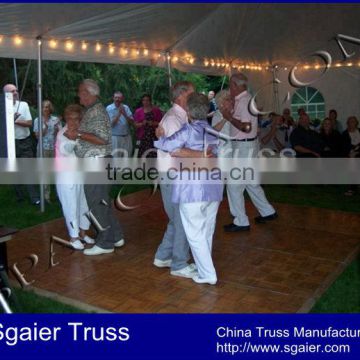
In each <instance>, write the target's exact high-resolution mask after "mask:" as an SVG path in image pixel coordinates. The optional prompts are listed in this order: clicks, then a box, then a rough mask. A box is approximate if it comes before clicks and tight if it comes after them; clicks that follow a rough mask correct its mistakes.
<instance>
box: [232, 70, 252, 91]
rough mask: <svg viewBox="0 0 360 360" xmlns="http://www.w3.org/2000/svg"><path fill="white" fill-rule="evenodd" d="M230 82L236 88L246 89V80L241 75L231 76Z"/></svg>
mask: <svg viewBox="0 0 360 360" xmlns="http://www.w3.org/2000/svg"><path fill="white" fill-rule="evenodd" d="M230 81H233V82H234V83H235V84H236V85H237V86H244V87H245V88H247V83H248V78H247V77H246V76H245V75H244V74H242V73H239V74H234V75H232V76H231V78H230Z"/></svg>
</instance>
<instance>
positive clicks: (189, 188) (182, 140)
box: [154, 93, 223, 285]
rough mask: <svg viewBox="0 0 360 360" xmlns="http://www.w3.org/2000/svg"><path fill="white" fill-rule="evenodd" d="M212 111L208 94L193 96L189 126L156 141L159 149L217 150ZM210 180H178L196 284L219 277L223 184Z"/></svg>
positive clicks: (213, 281) (175, 192)
mask: <svg viewBox="0 0 360 360" xmlns="http://www.w3.org/2000/svg"><path fill="white" fill-rule="evenodd" d="M208 112H209V102H208V99H207V97H206V96H205V95H203V94H198V93H193V94H191V95H189V97H188V99H187V113H188V117H189V121H190V122H189V124H185V125H184V126H183V127H182V128H181V129H180V130H179V131H177V132H176V133H174V134H173V135H172V136H170V137H167V138H165V137H161V138H160V139H159V140H158V141H155V143H154V145H155V147H157V148H158V149H161V150H163V151H167V152H170V153H171V152H174V151H175V150H177V149H181V148H188V149H191V150H196V151H204V150H206V149H205V144H210V145H209V146H212V148H213V151H214V150H217V144H218V139H217V137H216V136H214V135H213V134H212V133H213V132H214V131H213V129H212V128H211V127H210V125H209V124H208V121H207V114H208ZM200 175H201V173H200V174H199V175H196V178H197V179H199V177H200V178H203V176H200ZM191 176H192V175H191ZM185 178H186V176H185ZM209 178H211V176H210V177H209ZM209 178H203V179H201V180H198V181H197V182H196V183H194V182H189V181H187V178H186V179H183V181H181V180H180V181H175V183H174V186H173V193H172V202H173V203H179V208H180V216H181V221H182V223H183V226H184V230H185V233H186V237H187V240H188V242H189V245H190V248H191V251H192V254H193V257H194V260H195V264H196V266H197V270H198V271H197V272H196V271H195V272H194V276H193V278H192V279H193V281H195V282H196V283H200V284H204V283H207V284H211V285H215V284H216V282H217V276H216V271H215V268H214V264H213V261H212V257H211V251H212V242H213V235H214V230H215V223H216V214H217V211H218V208H219V204H220V201H221V200H222V196H223V185H222V184H221V183H212V184H211V183H209V182H210V179H209Z"/></svg>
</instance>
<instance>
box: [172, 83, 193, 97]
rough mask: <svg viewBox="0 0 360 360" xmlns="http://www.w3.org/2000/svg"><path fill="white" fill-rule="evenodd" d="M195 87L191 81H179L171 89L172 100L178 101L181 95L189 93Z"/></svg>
mask: <svg viewBox="0 0 360 360" xmlns="http://www.w3.org/2000/svg"><path fill="white" fill-rule="evenodd" d="M191 88H194V85H193V84H192V83H191V82H190V81H179V82H177V83H176V84H175V85H174V86H173V87H172V88H171V100H172V101H174V100H176V99H177V98H178V97H179V96H180V95H181V94H183V93H186V92H188V91H189V90H190V89H191Z"/></svg>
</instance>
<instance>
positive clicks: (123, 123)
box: [106, 103, 132, 136]
mask: <svg viewBox="0 0 360 360" xmlns="http://www.w3.org/2000/svg"><path fill="white" fill-rule="evenodd" d="M122 106H123V107H124V109H125V113H126V115H127V116H128V117H132V112H131V110H130V108H129V107H128V106H127V105H125V104H122ZM106 111H107V113H108V114H109V118H110V121H111V123H112V121H113V120H114V118H115V117H116V116H117V115H118V114H119V108H118V107H116V105H115V104H114V103H112V104H110V105H108V106H107V107H106ZM111 133H112V135H113V136H126V135H129V125H128V123H127V120H126V118H125V116H124V115H121V116H120V119H119V121H118V122H117V123H116V124H115V126H112V127H111Z"/></svg>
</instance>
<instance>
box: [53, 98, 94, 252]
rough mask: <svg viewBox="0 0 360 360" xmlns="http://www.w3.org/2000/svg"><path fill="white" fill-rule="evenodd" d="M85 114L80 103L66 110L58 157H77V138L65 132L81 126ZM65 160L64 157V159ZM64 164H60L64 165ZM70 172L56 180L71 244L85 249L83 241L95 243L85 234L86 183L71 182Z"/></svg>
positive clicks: (86, 223) (79, 248) (56, 145)
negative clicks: (73, 138) (70, 137)
mask: <svg viewBox="0 0 360 360" xmlns="http://www.w3.org/2000/svg"><path fill="white" fill-rule="evenodd" d="M82 115H83V109H82V107H81V106H80V105H69V106H67V107H66V109H65V111H64V117H65V121H66V125H65V127H64V128H63V129H61V130H60V131H59V132H58V134H57V138H56V144H55V152H56V158H57V159H59V158H76V155H75V152H74V148H75V145H76V141H75V140H70V139H68V138H67V137H66V136H65V135H64V133H65V132H66V131H67V130H70V131H72V130H76V131H77V129H78V128H79V125H80V121H81V118H82ZM62 161H64V159H62ZM62 165H63V164H60V166H62ZM69 176H71V175H69V174H67V173H60V174H59V176H58V177H57V180H56V190H57V193H58V197H59V200H60V202H61V206H62V210H63V214H64V217H65V222H66V226H67V228H68V232H69V236H70V243H71V246H72V247H73V248H74V249H76V250H83V249H84V245H83V243H82V241H84V242H85V243H87V244H94V243H95V241H94V240H93V239H92V238H90V237H89V236H87V235H86V234H85V231H86V230H88V229H89V227H90V222H89V220H88V218H87V216H86V213H87V212H88V211H89V209H88V205H87V202H86V198H85V193H84V185H83V184H76V181H75V180H74V183H71V180H70V179H69ZM62 179H64V180H62Z"/></svg>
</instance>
